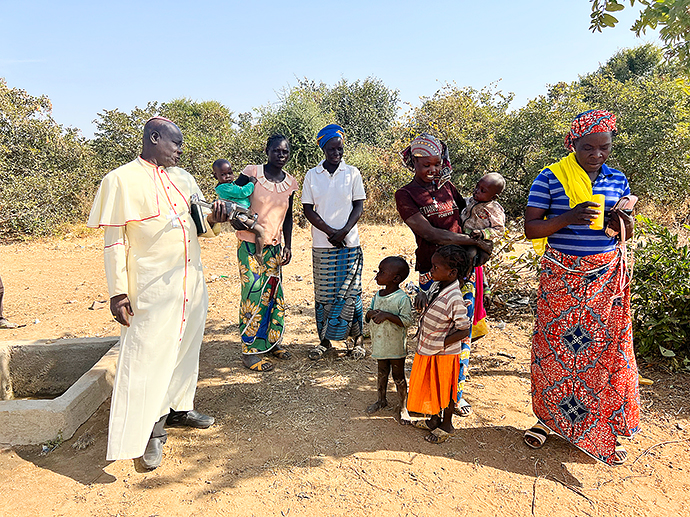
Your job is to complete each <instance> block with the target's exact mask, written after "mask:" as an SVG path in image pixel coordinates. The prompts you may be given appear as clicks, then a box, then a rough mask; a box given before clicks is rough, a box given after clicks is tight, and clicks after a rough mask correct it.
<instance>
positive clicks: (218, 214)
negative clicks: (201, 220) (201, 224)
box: [206, 199, 228, 225]
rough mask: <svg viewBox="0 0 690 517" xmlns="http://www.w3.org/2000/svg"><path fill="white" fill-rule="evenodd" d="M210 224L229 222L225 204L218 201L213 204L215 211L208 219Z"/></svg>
mask: <svg viewBox="0 0 690 517" xmlns="http://www.w3.org/2000/svg"><path fill="white" fill-rule="evenodd" d="M206 220H207V221H208V222H209V224H211V225H213V224H216V223H224V222H225V221H227V220H228V213H227V211H226V210H225V202H223V201H221V200H220V199H216V200H215V201H214V202H213V211H212V212H211V213H210V214H209V216H208V217H207V218H206Z"/></svg>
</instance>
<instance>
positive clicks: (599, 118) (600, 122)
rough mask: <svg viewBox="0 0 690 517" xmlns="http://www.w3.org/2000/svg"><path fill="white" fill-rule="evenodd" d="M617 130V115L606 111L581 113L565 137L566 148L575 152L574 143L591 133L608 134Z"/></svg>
mask: <svg viewBox="0 0 690 517" xmlns="http://www.w3.org/2000/svg"><path fill="white" fill-rule="evenodd" d="M615 130H616V115H614V114H613V113H609V112H608V111H605V110H589V111H585V112H584V113H580V114H579V115H578V116H577V117H575V120H573V123H572V125H571V126H570V132H569V133H568V134H567V135H566V137H565V148H566V149H568V151H574V150H575V146H574V145H573V141H574V140H577V139H578V138H582V137H583V136H585V135H589V134H591V133H608V132H613V131H615Z"/></svg>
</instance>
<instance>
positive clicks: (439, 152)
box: [395, 133, 491, 291]
mask: <svg viewBox="0 0 690 517" xmlns="http://www.w3.org/2000/svg"><path fill="white" fill-rule="evenodd" d="M402 156H403V161H404V162H405V165H407V167H408V168H410V169H412V170H413V171H414V178H413V179H412V181H411V182H410V183H408V184H407V185H405V186H404V187H402V188H400V189H399V190H398V191H397V192H396V193H395V204H396V206H397V208H398V213H399V214H400V217H402V220H403V221H404V222H405V224H406V225H407V226H409V227H410V229H411V230H412V232H413V233H414V235H415V239H416V241H417V250H416V252H415V258H416V261H415V270H416V271H418V272H419V287H420V288H421V289H422V290H423V291H426V290H428V288H429V287H430V286H431V276H430V275H429V271H431V256H432V255H433V254H434V252H435V251H436V250H437V249H438V248H439V247H440V246H444V245H446V244H458V245H460V246H478V247H480V248H482V249H484V250H485V251H486V252H487V253H491V244H490V243H488V242H487V241H483V240H477V239H472V238H470V236H469V235H465V234H463V233H462V226H461V224H460V212H462V209H463V208H465V200H464V199H463V197H462V196H461V195H460V193H459V192H458V189H456V188H455V185H453V184H452V183H451V182H450V181H449V180H450V173H451V168H450V161H449V160H448V150H447V148H446V146H445V144H443V143H442V142H440V141H439V140H438V139H436V138H435V137H433V136H431V135H428V134H426V133H423V134H421V135H420V136H418V137H417V138H415V139H414V140H413V141H412V143H411V144H410V146H409V147H408V148H407V149H405V150H404V151H403V152H402Z"/></svg>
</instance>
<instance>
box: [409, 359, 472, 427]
mask: <svg viewBox="0 0 690 517" xmlns="http://www.w3.org/2000/svg"><path fill="white" fill-rule="evenodd" d="M459 375H460V359H459V356H457V355H419V354H415V356H414V363H412V372H411V373H410V383H409V388H408V391H407V410H408V411H413V412H415V413H423V414H425V415H437V414H439V413H440V412H441V410H442V409H445V408H447V407H448V404H450V399H451V397H452V398H453V400H454V401H455V402H457V401H458V376H459Z"/></svg>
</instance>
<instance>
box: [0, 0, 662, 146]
mask: <svg viewBox="0 0 690 517" xmlns="http://www.w3.org/2000/svg"><path fill="white" fill-rule="evenodd" d="M626 5H627V7H626V9H625V11H623V12H622V13H619V19H620V20H621V23H620V24H619V26H617V27H616V28H614V29H608V30H606V31H604V32H603V33H601V34H600V33H591V32H590V31H589V29H588V28H589V13H590V3H589V1H588V0H550V1H548V0H541V1H539V0H524V1H519V0H517V1H515V0H513V1H509V0H495V1H491V0H483V1H481V0H473V1H469V0H455V1H439V2H433V1H424V0H422V1H419V0H417V1H407V0H398V1H389V0H378V1H377V0H367V1H361V0H349V1H346V2H307V1H300V0H293V1H283V2H275V1H251V0H245V1H242V2H239V1H225V2H223V1H203V0H198V1H197V2H189V1H186V2H182V1H176V0H170V1H167V2H156V1H151V2H141V1H139V2H130V1H114V2H99V1H95V2H94V1H90V2H81V1H66V2H56V1H54V0H53V1H51V2H47V1H42V0H38V1H27V2H17V1H16V0H0V27H2V30H1V31H0V77H4V78H5V79H6V80H7V82H8V84H9V86H11V87H17V88H22V89H25V90H27V91H28V92H29V93H31V94H33V95H40V94H46V95H48V96H49V97H50V99H51V101H52V103H53V116H54V118H55V119H56V120H57V121H58V122H59V123H60V124H63V125H66V126H74V127H78V128H80V129H81V130H82V131H83V133H84V135H85V136H88V137H90V136H92V135H93V131H94V130H95V127H94V125H93V123H92V121H93V119H94V118H96V115H97V113H98V112H99V111H101V110H103V109H113V108H119V109H120V110H124V111H129V110H131V109H132V108H133V107H134V106H142V107H143V106H144V105H146V103H147V102H148V101H153V100H157V101H161V102H164V101H169V100H172V99H174V98H178V97H187V98H190V99H193V100H212V99H213V100H218V101H220V102H222V103H223V104H225V105H226V106H227V107H228V108H229V109H231V110H232V111H235V112H244V111H249V110H251V109H252V108H255V107H257V106H261V105H265V104H267V103H272V102H276V100H277V92H278V91H279V90H281V89H282V88H284V87H289V86H291V85H295V84H296V78H302V77H306V78H308V79H311V80H315V81H324V82H326V83H327V84H333V83H335V82H336V81H338V80H339V79H341V78H346V79H348V80H350V81H354V80H356V79H364V78H366V77H368V76H376V77H378V78H380V79H381V80H383V82H384V83H385V84H386V85H387V86H388V87H390V88H396V89H398V90H400V97H401V100H402V101H403V102H408V103H412V104H417V103H418V102H419V98H420V97H421V96H431V95H433V94H434V92H435V91H436V90H438V89H439V88H440V87H441V86H442V85H443V84H444V83H446V82H455V83H456V84H457V85H458V86H473V87H475V88H482V87H484V86H487V85H489V84H490V83H491V82H494V81H498V80H500V83H499V85H498V88H499V89H501V90H503V91H504V92H514V93H515V101H514V103H513V107H519V106H521V105H523V104H524V103H525V102H526V101H527V100H528V99H531V98H534V97H536V96H537V95H540V94H543V93H544V92H545V91H546V85H547V84H552V83H556V82H559V81H571V80H574V79H577V77H578V75H580V74H584V73H587V72H591V71H594V70H596V68H597V67H598V66H599V64H600V63H603V62H605V61H606V60H607V59H608V58H609V57H611V56H612V55H613V54H614V53H615V52H616V51H617V50H619V49H621V48H626V47H632V46H636V45H638V44H641V43H643V42H644V41H652V42H656V41H657V40H656V37H655V35H651V36H649V37H647V38H646V39H645V40H640V39H637V38H635V36H634V34H633V33H632V32H631V31H630V30H629V28H630V26H631V25H632V22H633V20H634V18H635V16H636V14H637V9H631V8H630V7H629V5H628V4H627V3H626Z"/></svg>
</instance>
